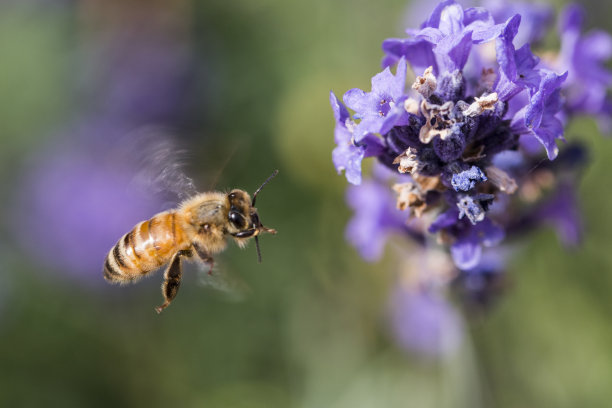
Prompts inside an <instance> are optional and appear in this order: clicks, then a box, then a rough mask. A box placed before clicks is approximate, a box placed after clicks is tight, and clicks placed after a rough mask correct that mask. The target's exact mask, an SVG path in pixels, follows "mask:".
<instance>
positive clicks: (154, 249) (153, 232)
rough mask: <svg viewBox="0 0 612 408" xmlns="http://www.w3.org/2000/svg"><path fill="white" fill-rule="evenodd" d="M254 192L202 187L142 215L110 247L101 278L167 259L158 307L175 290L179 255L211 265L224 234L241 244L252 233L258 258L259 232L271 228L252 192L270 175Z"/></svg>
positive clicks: (116, 278)
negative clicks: (161, 209) (158, 210)
mask: <svg viewBox="0 0 612 408" xmlns="http://www.w3.org/2000/svg"><path fill="white" fill-rule="evenodd" d="M277 174H278V170H275V171H274V172H273V173H272V174H271V175H270V177H268V178H267V179H266V181H264V182H263V183H262V185H261V186H260V187H259V188H258V189H257V190H256V191H255V193H253V199H252V200H251V197H250V196H249V194H248V193H247V192H246V191H244V190H239V189H234V190H232V191H230V192H229V193H222V192H206V193H200V194H197V195H195V196H194V197H192V198H189V199H186V200H185V201H183V202H182V203H181V204H180V205H179V206H178V208H176V209H172V210H168V211H164V212H162V213H159V214H157V215H154V216H153V218H151V219H149V220H147V221H142V222H140V223H139V224H138V225H136V226H135V227H134V228H133V229H132V230H131V231H130V232H128V233H127V234H125V235H124V236H123V237H121V239H120V240H119V242H117V244H115V246H114V247H113V248H112V249H111V250H110V252H109V253H108V255H107V256H106V261H105V263H104V278H105V279H106V280H107V281H108V282H110V283H130V282H134V281H137V280H138V279H140V278H142V277H143V276H145V275H147V274H149V273H151V272H153V271H155V270H156V269H158V268H160V267H162V266H163V265H168V266H167V268H166V270H165V272H164V282H163V284H162V294H163V296H164V299H165V301H164V303H163V304H162V305H161V306H159V307H156V308H155V310H156V311H157V313H161V311H162V310H164V309H165V308H166V307H168V305H170V303H171V302H172V300H173V299H174V298H175V297H176V294H177V293H178V289H179V286H180V284H181V277H182V268H181V260H182V259H183V258H185V259H195V260H198V261H201V262H204V263H207V264H209V265H210V269H209V271H208V273H209V274H210V273H211V272H212V268H213V265H214V260H213V257H212V256H213V255H214V254H217V253H219V252H221V251H223V250H224V249H225V247H226V246H227V241H228V239H233V240H234V241H235V242H236V243H237V244H238V246H240V247H241V248H242V247H244V246H245V245H246V243H247V241H248V240H249V239H251V238H255V245H256V248H257V258H258V261H259V262H261V251H260V249H259V240H258V235H259V234H261V233H262V232H267V233H270V234H276V230H274V229H271V228H266V227H264V226H263V224H262V223H261V221H260V219H259V214H258V213H257V209H256V208H255V200H256V198H257V194H258V193H259V192H260V191H261V189H262V188H263V186H265V185H266V184H267V183H268V182H269V181H270V180H271V179H272V178H273V177H274V176H276V175H277Z"/></svg>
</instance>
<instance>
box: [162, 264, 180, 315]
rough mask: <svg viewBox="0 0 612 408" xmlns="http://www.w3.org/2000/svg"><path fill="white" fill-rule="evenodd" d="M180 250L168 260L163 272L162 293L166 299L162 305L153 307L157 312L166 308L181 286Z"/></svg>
mask: <svg viewBox="0 0 612 408" xmlns="http://www.w3.org/2000/svg"><path fill="white" fill-rule="evenodd" d="M181 255H183V254H182V253H181V252H178V253H177V254H176V255H174V257H173V258H172V261H170V265H169V266H168V269H166V271H165V272H164V283H163V284H162V294H163V295H164V299H165V300H166V301H165V302H164V304H163V305H161V306H158V307H156V308H155V311H156V312H157V313H161V311H162V310H164V309H165V308H167V307H168V306H169V305H170V302H172V299H174V298H175V297H176V294H177V293H178V290H179V287H180V286H181V277H182V276H183V273H182V270H181Z"/></svg>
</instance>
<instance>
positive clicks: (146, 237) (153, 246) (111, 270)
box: [104, 211, 190, 282]
mask: <svg viewBox="0 0 612 408" xmlns="http://www.w3.org/2000/svg"><path fill="white" fill-rule="evenodd" d="M189 246H190V243H189V242H187V240H186V238H185V234H184V233H183V232H182V230H181V229H180V227H179V226H178V225H177V216H176V213H175V212H174V211H166V212H163V213H159V214H157V215H155V216H154V217H153V218H151V219H150V220H147V221H142V222H141V223H139V224H138V225H136V226H135V227H134V229H132V230H131V231H130V232H128V233H127V234H125V235H124V236H123V237H121V239H120V240H119V242H117V244H115V246H114V247H113V248H112V249H111V250H110V252H109V253H108V255H107V256H106V261H105V262H104V278H105V279H106V280H107V281H110V282H130V281H134V280H137V279H139V278H141V277H142V276H144V275H146V274H147V273H149V272H152V271H154V270H156V269H158V268H159V267H161V266H162V265H165V264H167V263H168V262H169V261H170V259H171V258H172V256H173V255H174V254H176V253H177V252H178V251H180V250H182V249H187V248H188V247H189Z"/></svg>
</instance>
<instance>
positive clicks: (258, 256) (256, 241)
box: [255, 236, 261, 263]
mask: <svg viewBox="0 0 612 408" xmlns="http://www.w3.org/2000/svg"><path fill="white" fill-rule="evenodd" d="M257 238H258V237H257V236H255V248H257V262H259V263H261V250H260V249H259V239H257Z"/></svg>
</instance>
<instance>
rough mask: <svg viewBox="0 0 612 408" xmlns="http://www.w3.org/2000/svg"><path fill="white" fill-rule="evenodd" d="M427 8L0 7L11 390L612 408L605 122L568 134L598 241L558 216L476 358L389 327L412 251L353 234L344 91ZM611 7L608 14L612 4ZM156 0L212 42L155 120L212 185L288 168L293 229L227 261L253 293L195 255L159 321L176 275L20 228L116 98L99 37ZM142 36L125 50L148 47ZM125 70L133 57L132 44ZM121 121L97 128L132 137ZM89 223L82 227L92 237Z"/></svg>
mask: <svg viewBox="0 0 612 408" xmlns="http://www.w3.org/2000/svg"><path fill="white" fill-rule="evenodd" d="M127 5H129V6H127ZM406 7H407V4H406V3H405V2H404V1H399V0H393V1H388V2H385V3H380V2H366V1H357V2H354V1H338V2H329V1H324V0H316V1H311V2H298V1H281V0H265V1H257V2H254V1H247V0H237V1H234V2H223V1H206V2H198V1H188V0H181V1H173V2H165V1H145V0H131V1H125V0H123V1H122V0H113V1H109V0H87V1H83V2H79V1H74V2H69V1H53V0H46V1H43V0H40V1H33V0H32V1H16V0H14V1H8V2H4V3H3V4H2V5H0V34H1V35H0V55H1V56H2V58H1V60H0V138H2V139H1V140H2V141H3V143H2V147H1V148H0V155H1V156H0V157H1V158H2V162H1V164H0V177H1V179H2V184H1V186H2V188H3V191H2V196H3V199H2V201H1V203H0V208H2V211H3V212H2V215H1V219H0V226H1V227H2V229H1V230H0V238H1V242H0V244H1V246H0V254H1V256H0V270H1V271H2V274H1V277H2V285H0V350H1V351H0V365H1V367H2V370H0V406H20V407H39V406H50V407H55V406H58V407H72V406H74V407H82V406H88V407H96V406H100V407H107V406H117V407H119V406H126V407H127V406H130V407H138V406H143V407H157V406H185V407H236V408H243V407H244V408H247V407H248V408H256V407H283V408H285V407H313V408H315V407H317V408H318V407H406V406H408V407H411V406H415V407H417V406H418V407H479V406H480V407H485V406H495V407H517V406H534V407H544V406H555V407H574V406H588V407H604V406H608V404H609V401H610V399H611V398H612V394H611V393H612V391H611V390H610V388H609V386H608V384H610V382H612V329H611V327H612V326H610V324H609V322H610V317H611V315H612V301H611V300H610V299H611V298H610V296H609V292H610V290H611V289H612V252H611V251H610V250H609V243H610V231H611V230H612V217H610V215H609V211H608V209H609V207H610V205H609V204H610V203H611V202H612V190H611V189H610V188H609V187H608V185H607V180H608V179H607V176H608V173H609V171H610V165H609V161H610V159H611V158H612V143H611V141H610V140H609V139H604V138H602V137H601V136H600V135H599V134H598V131H597V127H596V126H595V124H594V123H592V122H591V121H583V122H579V123H576V124H575V125H574V126H573V127H572V128H570V129H569V130H568V138H569V137H571V138H572V139H574V138H580V139H581V140H583V141H584V142H585V143H586V144H587V145H588V146H589V147H590V148H591V154H592V162H591V163H592V164H591V165H590V167H589V168H588V169H587V170H586V174H585V178H584V182H583V184H582V186H581V190H580V191H581V195H582V198H583V199H582V203H583V208H584V213H585V214H586V233H587V234H586V241H585V243H584V245H583V246H582V247H581V248H580V249H577V250H576V251H574V252H565V251H563V250H562V249H561V247H560V245H559V244H558V243H557V240H556V239H555V238H554V237H553V235H554V233H553V231H551V230H546V231H542V232H540V233H538V234H536V235H534V236H532V237H530V238H529V240H528V241H527V242H526V245H525V247H526V251H524V252H523V253H522V255H521V257H519V258H517V259H514V260H512V262H511V264H512V268H511V271H510V274H509V276H510V285H509V288H508V290H507V292H506V294H505V297H504V298H503V299H502V300H501V301H500V302H498V304H497V305H496V306H495V307H494V308H493V309H492V310H490V311H489V312H488V313H486V314H484V315H480V316H477V317H473V316H468V317H467V318H466V319H467V321H466V323H467V324H465V326H466V327H467V328H468V333H467V335H466V337H465V339H464V341H463V343H462V345H461V346H460V349H459V350H458V352H457V353H455V354H452V355H450V356H447V357H445V358H443V359H440V360H430V359H425V358H421V357H418V356H412V355H406V354H404V353H403V352H402V351H401V350H400V349H399V348H398V347H397V346H396V344H395V342H394V341H393V339H392V337H391V335H390V334H389V329H388V316H387V308H388V301H389V294H390V292H391V289H392V287H393V285H394V284H395V282H394V273H393V270H392V267H393V265H392V264H391V263H390V262H389V261H388V260H383V261H382V262H380V263H377V264H366V263H364V262H363V261H362V260H361V259H360V258H359V256H358V255H357V254H356V252H355V251H354V250H353V249H352V248H350V247H348V245H347V244H346V243H345V240H344V237H343V234H344V227H345V225H346V222H347V220H348V218H349V215H350V214H349V210H348V209H347V207H346V205H345V203H344V188H345V182H344V180H343V177H341V176H337V175H336V174H335V171H334V169H333V165H332V163H331V159H330V152H331V149H332V148H333V140H332V136H331V135H332V127H333V118H332V115H331V112H330V110H329V105H328V97H329V90H330V89H332V88H334V89H336V90H340V91H342V90H345V89H348V88H349V87H352V86H359V87H361V88H367V87H368V84H367V79H368V78H369V76H368V75H370V73H371V72H376V71H377V69H378V66H376V63H375V61H377V60H378V58H379V57H380V56H382V52H377V51H376V50H378V49H379V44H380V41H381V39H382V38H387V37H390V36H395V35H398V34H401V33H400V32H399V27H401V21H399V17H400V16H401V15H402V13H404V10H405V9H406ZM598 7H599V8H600V9H601V13H599V14H600V15H604V13H605V11H604V9H605V8H606V7H608V9H607V12H608V15H609V12H610V10H609V7H610V6H609V5H607V4H603V3H602V4H600V5H599V6H598ZM151 8H154V10H157V14H156V15H158V16H159V18H160V21H162V22H166V23H167V22H168V21H171V22H172V24H170V26H171V27H174V30H175V31H172V30H171V31H170V34H168V31H163V30H162V31H161V33H162V34H161V38H160V39H158V41H159V42H160V43H163V42H164V37H163V36H164V35H171V34H172V33H173V34H172V35H177V36H178V37H177V38H179V39H180V43H179V44H180V46H182V47H185V50H186V51H187V52H188V53H189V55H190V56H191V59H190V60H189V62H188V65H187V66H186V68H187V69H188V72H189V75H187V76H186V78H187V79H186V80H185V81H187V86H185V87H184V88H181V89H183V91H182V92H184V101H183V103H184V106H181V110H180V112H176V115H175V116H172V120H171V121H170V120H169V121H168V122H167V123H166V122H163V121H162V123H159V118H158V117H155V121H156V123H154V124H157V125H160V124H161V125H167V126H169V127H171V128H172V130H173V134H175V135H177V138H178V140H177V142H178V143H179V144H180V145H181V146H183V147H186V148H187V149H188V150H189V155H188V156H189V162H188V166H187V168H188V171H189V175H191V176H192V177H193V178H194V179H196V181H197V183H198V185H199V186H201V188H208V186H209V185H210V184H211V183H213V182H214V179H215V178H216V174H218V173H219V172H221V173H220V174H221V175H220V176H219V177H218V179H217V180H216V186H217V187H218V188H220V189H225V188H231V187H234V186H236V187H241V188H245V189H247V190H249V191H253V190H254V189H255V188H256V187H257V186H258V184H259V183H261V182H262V181H263V180H264V179H265V177H267V176H268V175H269V174H270V172H271V171H272V170H273V169H274V168H279V169H280V174H279V176H278V177H277V178H276V179H274V181H273V182H271V183H270V184H269V185H268V186H266V188H265V189H264V190H263V191H262V193H261V195H260V197H259V198H258V209H259V212H260V215H261V218H262V220H263V222H264V223H265V224H266V225H267V226H270V227H274V228H276V229H277V230H278V231H279V233H278V235H276V236H263V237H262V238H261V246H262V253H263V263H262V264H258V263H257V262H256V254H255V248H254V245H250V246H249V247H248V248H247V249H246V250H239V249H238V248H236V247H235V246H230V248H229V249H228V250H227V251H225V252H224V253H222V254H221V255H219V256H217V257H216V263H217V267H216V268H218V272H219V273H227V274H231V276H233V277H235V278H236V279H240V280H243V281H244V284H246V285H248V288H249V290H248V292H247V295H246V297H245V299H244V300H242V301H238V302H236V301H233V298H232V297H231V296H228V295H226V294H224V293H220V292H218V291H214V290H211V289H209V288H207V287H205V286H202V285H201V284H200V283H199V281H200V279H199V278H198V271H197V268H195V267H188V268H186V270H185V277H184V281H183V285H182V287H181V290H180V293H179V295H178V296H177V298H176V300H175V301H174V302H173V304H172V306H171V307H170V308H168V309H167V310H166V311H165V312H164V313H162V314H161V315H159V316H158V315H156V314H155V312H154V310H153V307H154V306H157V305H158V304H159V303H160V302H161V299H162V298H161V293H160V290H159V285H160V283H161V279H162V278H161V273H157V274H155V276H152V277H149V278H147V279H145V280H143V281H141V282H140V283H138V284H137V285H133V286H125V287H118V286H110V285H107V284H106V283H105V282H103V280H102V273H101V269H102V262H103V259H104V256H105V255H106V254H105V253H104V251H105V250H106V249H105V250H104V251H101V252H100V253H99V254H97V255H96V254H94V255H93V256H98V257H99V259H100V266H99V272H100V273H99V274H98V275H96V274H95V273H93V274H92V273H91V271H83V275H84V276H87V279H90V277H92V276H98V281H95V282H94V284H84V282H83V280H82V279H76V278H75V277H74V272H72V273H65V271H63V270H62V269H61V268H58V266H57V265H61V264H63V263H62V262H58V263H57V265H56V264H53V263H50V262H49V261H45V262H41V260H40V258H39V257H38V256H37V254H38V253H39V252H41V251H44V248H42V247H27V246H24V245H23V243H22V242H21V241H18V240H17V239H16V238H15V237H16V236H17V235H18V234H17V232H16V231H15V230H14V228H15V226H18V225H20V223H19V220H18V219H16V216H15V214H16V210H15V209H18V208H23V207H26V206H25V203H23V202H20V201H19V200H25V199H26V198H23V197H24V196H23V195H19V194H17V192H18V191H20V189H21V188H22V187H23V183H24V180H27V179H28V178H27V177H26V175H27V174H29V170H30V169H31V167H32V166H33V165H34V164H35V163H38V161H40V160H41V158H43V157H44V156H45V154H48V155H51V154H57V150H56V149H57V147H58V146H61V145H62V143H70V140H71V139H70V138H71V137H74V138H77V137H81V136H75V135H72V134H71V133H70V134H69V133H65V132H66V129H67V128H70V126H71V125H72V124H74V123H79V122H80V121H81V120H82V119H83V115H84V112H86V113H87V117H88V118H89V119H91V118H92V117H93V118H100V117H101V115H102V113H104V115H110V114H109V113H108V111H104V112H102V111H101V110H98V109H94V108H92V107H91V106H90V105H92V106H93V105H95V103H93V101H96V100H97V99H96V98H97V97H99V95H100V94H102V93H103V92H104V89H105V88H106V87H107V85H108V83H104V82H103V81H104V78H103V77H100V76H95V75H93V76H91V75H89V76H88V75H85V70H91V69H93V68H95V67H93V68H92V67H91V66H88V58H89V57H88V55H89V54H88V53H89V52H93V51H95V50H96V49H98V50H99V48H94V47H100V43H104V39H106V38H107V35H109V34H108V33H111V34H112V33H113V32H116V31H113V30H120V29H127V28H130V27H131V28H132V29H134V30H137V29H138V27H139V26H140V25H141V24H142V25H144V26H146V24H145V22H143V21H141V20H139V18H138V17H139V15H140V13H139V10H143V15H149V14H146V13H144V10H149V11H150V9H151ZM102 9H103V10H106V12H107V13H108V14H106V15H105V17H98V15H97V13H98V11H99V10H102ZM91 13H96V15H91ZM394 21H397V23H396V24H391V23H390V22H394ZM166 23H162V26H164V27H165V25H164V24H166ZM598 23H599V24H600V26H601V25H602V24H610V23H609V22H608V21H604V22H602V21H599V22H598ZM177 27H178V28H177ZM604 28H607V29H608V30H611V29H612V26H610V25H609V26H608V27H604ZM101 33H104V35H102V34H101ZM96 35H98V36H97V37H96ZM96 39H97V40H96ZM94 40H95V41H94ZM175 40H176V38H175ZM96 41H97V42H96ZM130 41H131V40H130ZM130 41H128V40H126V41H125V44H123V45H124V46H125V47H126V49H128V50H129V47H130V46H134V47H138V44H137V43H136V42H135V43H134V44H132V43H131V42H130ZM124 52H129V51H124ZM134 52H136V50H135V51H134ZM97 61H104V60H103V59H102V60H97ZM107 63H108V62H107ZM111 66H112V67H117V68H118V69H119V68H120V67H121V59H117V60H113V62H112V64H111ZM88 72H89V71H88ZM83 78H89V81H95V80H99V81H101V82H100V83H102V84H106V85H104V86H96V85H99V84H92V83H88V82H87V81H83V80H82V79H83ZM136 78H138V76H137V77H136ZM134 80H136V79H134ZM110 81H111V84H112V76H111V79H110ZM154 85H156V84H154V83H151V86H154ZM145 88H146V87H145ZM92 90H93V91H92ZM92 92H93V94H92ZM96 92H98V94H96ZM83 95H86V96H87V98H85V100H83V98H82V97H83ZM87 102H89V103H87ZM101 112H102V113H101ZM105 117H110V116H105ZM90 123H92V122H90ZM140 124H142V123H140ZM104 137H105V134H104V132H100V134H99V135H96V141H94V142H92V143H94V144H95V145H96V146H98V147H101V146H105V145H108V144H112V143H113V140H112V139H111V138H110V135H109V136H108V137H109V139H106V140H105V139H104ZM79 140H80V143H85V142H86V140H87V139H84V138H83V137H81V139H79ZM125 177H126V179H127V178H129V177H130V174H127V173H126V174H125ZM84 182H86V180H85V181H84ZM79 188H80V186H79V185H74V188H73V195H74V196H73V197H71V198H73V199H74V200H79V198H80V196H79V192H80V190H79ZM44 202H45V201H44V200H43V201H42V204H43V205H44ZM77 202H78V201H77ZM126 205H127V203H126ZM161 209H162V208H160V210H161ZM14 211H15V212H14ZM116 211H117V212H121V211H122V208H121V207H120V206H118V207H117V208H116ZM151 215H153V214H150V213H147V214H142V219H146V218H148V217H150V216H151ZM26 216H27V214H26ZM62 216H65V217H73V216H74V214H70V213H67V214H62ZM36 221H37V222H38V224H39V225H40V231H41V232H37V233H40V234H42V233H45V234H48V237H49V238H48V239H53V236H54V233H56V234H58V236H59V233H60V231H57V232H56V231H48V230H45V229H44V227H45V225H47V221H48V220H45V219H40V220H36ZM82 223H85V224H87V223H91V225H103V224H104V220H96V219H83V220H82ZM29 224H30V223H29ZM54 225H55V224H54ZM131 227H132V225H126V227H125V231H123V232H127V231H128V230H129V229H130V228H131ZM37 231H38V230H37ZM26 232H28V231H26ZM89 233H91V234H93V235H92V236H94V235H95V234H96V231H95V230H92V231H90V232H89ZM119 237H120V234H119V235H118V236H117V237H116V239H118V238H119ZM89 238H90V237H88V236H87V235H86V234H85V236H80V235H79V236H74V251H75V252H76V251H80V250H82V248H84V247H85V248H87V246H86V245H85V243H87V242H88V240H89ZM113 244H114V242H112V241H111V242H109V243H108V248H107V249H110V247H111V246H112V245H113ZM92 279H93V278H92Z"/></svg>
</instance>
